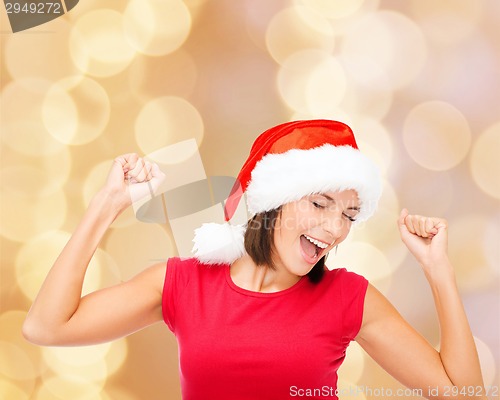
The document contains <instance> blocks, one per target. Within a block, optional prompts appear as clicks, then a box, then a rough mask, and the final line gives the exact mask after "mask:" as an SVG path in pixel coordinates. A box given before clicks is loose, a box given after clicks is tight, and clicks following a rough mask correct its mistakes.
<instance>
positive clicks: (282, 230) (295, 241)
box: [273, 190, 359, 276]
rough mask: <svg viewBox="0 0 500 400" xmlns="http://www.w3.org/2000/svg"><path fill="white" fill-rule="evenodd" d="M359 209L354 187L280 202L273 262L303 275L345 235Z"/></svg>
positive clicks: (298, 274)
mask: <svg viewBox="0 0 500 400" xmlns="http://www.w3.org/2000/svg"><path fill="white" fill-rule="evenodd" d="M358 213H359V200H358V196H357V192H356V191H355V190H344V191H342V192H327V193H322V194H312V195H309V196H306V197H303V198H302V199H300V200H298V201H294V202H292V203H287V204H285V205H283V207H282V210H281V216H280V217H279V219H278V221H277V224H276V227H275V231H274V245H275V254H273V256H274V262H275V265H276V266H277V267H278V268H284V269H286V270H287V271H288V272H290V273H292V274H294V275H297V276H304V275H306V274H307V273H308V272H309V271H310V270H311V269H312V267H314V265H315V264H316V263H317V262H318V261H319V260H320V258H321V257H323V256H324V255H325V254H327V253H328V252H329V251H330V250H331V249H332V248H333V247H334V246H336V245H338V244H339V243H340V242H342V241H343V240H344V239H345V238H346V237H347V234H348V233H349V230H350V229H351V224H352V222H353V221H354V220H356V218H357V215H358Z"/></svg>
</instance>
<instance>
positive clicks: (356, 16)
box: [295, 0, 380, 38]
mask: <svg viewBox="0 0 500 400" xmlns="http://www.w3.org/2000/svg"><path fill="white" fill-rule="evenodd" d="M295 1H297V0H295ZM353 3H354V4H356V3H357V0H355V1H353ZM333 4H335V3H334V2H331V5H330V4H329V5H328V6H333ZM346 6H348V5H346ZM378 9H380V0H363V2H362V3H361V4H360V6H359V8H358V9H357V10H356V11H354V12H353V13H352V14H349V15H346V16H345V17H342V18H335V20H334V21H332V23H333V24H334V26H335V34H336V36H337V37H340V38H342V37H343V36H344V35H345V34H346V33H347V32H349V31H350V30H351V28H352V26H353V25H355V24H356V23H357V21H359V20H360V19H362V18H364V17H365V16H366V15H369V14H371V13H373V12H375V11H377V10H378Z"/></svg>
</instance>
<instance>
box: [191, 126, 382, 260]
mask: <svg viewBox="0 0 500 400" xmlns="http://www.w3.org/2000/svg"><path fill="white" fill-rule="evenodd" d="M347 189H354V190H356V192H357V194H358V199H359V202H360V208H361V210H360V212H359V214H358V216H357V218H356V222H355V224H358V223H359V222H361V221H365V220H367V219H368V218H369V217H370V216H371V215H372V214H373V213H374V211H375V209H376V207H377V203H378V200H379V198H380V195H381V183H380V176H379V171H378V168H377V167H376V165H375V164H374V163H373V162H372V161H370V160H369V159H368V158H367V157H366V156H364V155H363V154H361V152H360V151H359V149H358V146H357V144H356V140H355V138H354V134H353V132H352V130H351V128H349V126H347V125H346V124H343V123H342V122H337V121H330V120H309V121H295V122H287V123H284V124H281V125H278V126H275V127H273V128H271V129H269V130H267V131H265V132H264V133H262V134H261V135H260V136H259V137H258V138H257V139H256V140H255V142H254V144H253V146H252V149H251V150H250V155H249V157H248V159H247V161H246V162H245V164H244V165H243V167H242V169H241V171H240V173H239V175H238V178H237V180H236V182H235V184H234V186H233V189H232V191H231V193H230V194H229V197H228V199H227V201H226V202H225V206H224V214H225V220H226V223H224V224H215V223H208V224H203V225H202V226H201V228H198V229H196V230H195V238H194V240H193V242H194V247H193V252H194V255H195V257H196V258H197V259H198V260H200V261H201V262H203V263H207V264H231V263H232V262H233V261H235V260H237V259H238V258H240V257H241V256H243V255H244V254H245V246H244V235H245V230H246V225H232V224H230V222H229V221H230V220H231V218H232V217H233V215H234V213H235V211H236V209H237V207H238V204H239V201H240V199H241V197H242V196H243V194H246V201H247V209H248V212H249V214H250V216H251V217H253V216H254V215H255V214H259V213H262V212H266V211H270V210H273V209H276V208H278V207H279V206H281V205H283V204H286V203H290V202H293V201H296V200H299V199H301V198H302V197H304V196H307V195H310V194H313V193H326V192H330V191H342V190H347Z"/></svg>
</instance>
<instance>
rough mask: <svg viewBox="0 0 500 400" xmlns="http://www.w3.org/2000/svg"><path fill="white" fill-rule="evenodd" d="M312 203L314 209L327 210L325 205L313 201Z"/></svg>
mask: <svg viewBox="0 0 500 400" xmlns="http://www.w3.org/2000/svg"><path fill="white" fill-rule="evenodd" d="M312 203H313V206H314V207H316V208H319V209H321V210H322V209H324V208H326V206H324V205H323V204H320V203H318V202H317V201H313V202H312Z"/></svg>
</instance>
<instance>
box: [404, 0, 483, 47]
mask: <svg viewBox="0 0 500 400" xmlns="http://www.w3.org/2000/svg"><path fill="white" fill-rule="evenodd" d="M410 7H411V12H412V14H413V15H414V16H415V19H416V20H417V22H418V23H419V25H420V26H421V28H422V30H423V32H424V34H425V35H426V36H427V37H428V38H429V39H431V40H433V41H435V42H437V43H440V44H445V45H451V44H453V43H456V42H458V41H460V40H462V39H463V38H464V37H466V36H467V35H469V34H470V33H472V32H473V31H474V29H475V28H476V27H477V26H478V24H479V21H480V20H481V17H482V16H483V8H484V3H483V2H481V1H470V0H452V1H450V0H447V1H437V2H427V1H421V0H411V1H410Z"/></svg>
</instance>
